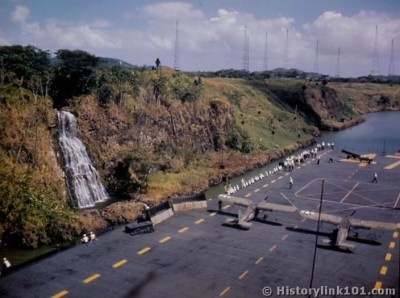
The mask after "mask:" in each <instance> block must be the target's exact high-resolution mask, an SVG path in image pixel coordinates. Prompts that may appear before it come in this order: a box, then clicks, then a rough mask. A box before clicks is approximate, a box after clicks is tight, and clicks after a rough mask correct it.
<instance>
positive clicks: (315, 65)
mask: <svg viewBox="0 0 400 298" xmlns="http://www.w3.org/2000/svg"><path fill="white" fill-rule="evenodd" d="M318 55H319V49H318V40H317V46H316V47H315V62H314V72H315V73H318Z"/></svg>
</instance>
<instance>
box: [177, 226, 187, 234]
mask: <svg viewBox="0 0 400 298" xmlns="http://www.w3.org/2000/svg"><path fill="white" fill-rule="evenodd" d="M187 230H189V228H188V227H184V228H182V229H180V230H179V231H178V233H185V232H186V231H187Z"/></svg>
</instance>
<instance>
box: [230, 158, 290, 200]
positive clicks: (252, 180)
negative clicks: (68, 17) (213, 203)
mask: <svg viewBox="0 0 400 298" xmlns="http://www.w3.org/2000/svg"><path fill="white" fill-rule="evenodd" d="M282 170H283V167H282V166H280V165H279V166H277V167H274V168H273V169H272V170H270V171H268V170H267V171H265V172H264V173H260V174H259V175H256V176H254V177H251V178H250V179H248V180H245V179H244V178H242V180H241V187H240V186H239V185H238V184H237V185H234V186H232V185H231V184H230V183H229V182H228V183H225V193H226V194H228V195H231V194H234V193H235V192H237V191H238V190H239V189H240V188H245V187H247V186H250V185H252V184H253V183H256V182H257V181H260V180H261V179H263V178H265V177H268V176H270V175H272V174H274V173H276V172H278V171H282Z"/></svg>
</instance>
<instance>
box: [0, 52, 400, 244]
mask: <svg viewBox="0 0 400 298" xmlns="http://www.w3.org/2000/svg"><path fill="white" fill-rule="evenodd" d="M161 63H162V62H161V61H159V60H158V59H157V57H155V65H154V66H153V67H150V68H149V67H126V65H125V64H122V63H107V60H105V59H104V58H100V57H96V56H94V55H92V54H89V53H87V52H84V51H81V50H74V51H72V50H65V49H60V50H58V51H57V52H56V53H55V55H54V56H51V54H50V53H49V52H48V51H44V50H41V49H38V48H36V47H34V46H20V45H14V46H2V47H0V239H1V243H2V244H14V245H22V246H25V247H38V246H41V245H46V244H50V243H60V242H63V241H69V240H71V239H73V238H74V237H76V235H79V234H80V233H81V232H82V231H83V230H87V229H88V226H90V228H94V229H96V228H99V227H104V226H105V225H109V224H118V223H122V222H124V221H128V220H131V219H132V217H130V216H128V215H126V214H122V213H123V212H126V210H127V208H121V207H120V205H118V207H113V206H115V204H110V205H109V206H107V207H105V208H103V209H101V210H95V211H90V212H91V213H90V214H91V215H93V214H94V215H95V216H97V217H99V218H100V219H98V218H97V219H92V218H88V212H86V211H80V210H77V209H76V207H75V206H76V204H74V202H73V200H71V198H69V197H68V195H67V193H68V192H67V190H66V184H65V174H64V171H63V167H64V164H63V161H62V158H61V157H60V153H59V148H58V144H57V117H56V113H57V110H59V109H66V110H68V111H70V112H72V113H73V114H74V115H75V116H76V118H77V122H78V127H79V137H80V138H81V139H82V141H83V142H84V143H85V145H86V147H87V149H88V151H89V154H90V157H91V159H92V160H93V162H94V164H95V166H96V168H97V169H98V171H99V173H100V176H101V178H102V180H103V183H104V185H105V187H106V189H107V190H108V192H109V194H110V195H111V196H112V197H113V200H112V201H113V202H114V201H120V202H121V201H130V202H134V201H138V200H141V201H144V202H147V203H148V204H155V203H158V202H160V201H163V200H165V199H168V198H170V197H172V196H175V195H181V194H188V193H194V192H198V191H201V190H204V189H206V188H207V187H208V186H209V185H210V184H212V183H217V182H220V181H221V180H222V179H225V178H229V177H231V176H233V175H239V174H241V173H244V172H245V171H246V170H249V169H251V168H254V167H257V166H260V165H263V164H266V163H268V162H270V161H271V160H273V159H277V158H280V157H282V156H284V155H285V154H289V153H291V152H293V151H294V150H296V149H298V148H300V147H302V146H306V145H308V144H310V143H312V142H313V141H314V138H315V136H317V135H318V134H319V131H320V130H321V129H330V130H336V129H342V128H344V127H347V126H350V125H354V124H356V123H359V122H360V121H363V113H365V112H369V111H380V110H387V109H399V106H400V96H399V94H400V92H398V91H399V86H398V85H392V84H373V83H353V82H345V83H343V82H342V83H340V82H329V81H326V80H325V81H311V80H309V79H291V78H272V77H271V75H268V76H257V75H254V74H253V75H246V74H242V75H240V76H239V77H240V78H239V77H235V76H231V75H226V74H227V73H231V72H230V71H221V72H215V73H207V74H206V73H180V72H175V71H173V70H171V69H169V68H167V67H162V64H161ZM235 73H236V72H235ZM227 76H230V78H228V77H227ZM194 177H195V178H196V179H194ZM113 208H114V209H113ZM123 209H124V210H123ZM121 214H122V215H121ZM96 221H97V222H99V221H101V223H100V224H98V225H96V224H94V222H96Z"/></svg>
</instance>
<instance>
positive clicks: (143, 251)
mask: <svg viewBox="0 0 400 298" xmlns="http://www.w3.org/2000/svg"><path fill="white" fill-rule="evenodd" d="M149 250H151V247H145V248H143V249H141V250H139V251H138V252H137V253H138V255H142V254H144V253H146V252H148V251H149Z"/></svg>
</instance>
